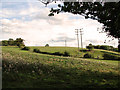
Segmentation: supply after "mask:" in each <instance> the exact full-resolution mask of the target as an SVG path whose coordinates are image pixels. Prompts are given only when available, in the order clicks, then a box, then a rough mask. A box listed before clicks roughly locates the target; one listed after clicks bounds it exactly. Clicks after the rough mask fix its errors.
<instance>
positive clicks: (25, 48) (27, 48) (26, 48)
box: [21, 47, 30, 51]
mask: <svg viewBox="0 0 120 90" xmlns="http://www.w3.org/2000/svg"><path fill="white" fill-rule="evenodd" d="M21 50H27V51H29V50H30V48H29V47H24V48H22V49H21Z"/></svg>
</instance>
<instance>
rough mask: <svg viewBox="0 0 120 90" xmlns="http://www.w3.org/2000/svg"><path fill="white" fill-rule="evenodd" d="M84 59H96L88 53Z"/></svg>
mask: <svg viewBox="0 0 120 90" xmlns="http://www.w3.org/2000/svg"><path fill="white" fill-rule="evenodd" d="M84 58H94V56H93V55H92V54H89V53H87V54H85V55H84Z"/></svg>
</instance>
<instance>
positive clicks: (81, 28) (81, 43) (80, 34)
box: [80, 28, 83, 49]
mask: <svg viewBox="0 0 120 90" xmlns="http://www.w3.org/2000/svg"><path fill="white" fill-rule="evenodd" d="M82 29H83V28H81V29H80V36H81V49H82V48H83V43H82V34H83V33H82V32H83V31H82Z"/></svg>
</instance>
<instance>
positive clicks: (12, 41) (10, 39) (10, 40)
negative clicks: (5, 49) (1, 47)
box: [8, 38, 15, 46]
mask: <svg viewBox="0 0 120 90" xmlns="http://www.w3.org/2000/svg"><path fill="white" fill-rule="evenodd" d="M14 44H15V43H14V40H13V39H12V38H9V40H8V45H10V46H13V45H14Z"/></svg>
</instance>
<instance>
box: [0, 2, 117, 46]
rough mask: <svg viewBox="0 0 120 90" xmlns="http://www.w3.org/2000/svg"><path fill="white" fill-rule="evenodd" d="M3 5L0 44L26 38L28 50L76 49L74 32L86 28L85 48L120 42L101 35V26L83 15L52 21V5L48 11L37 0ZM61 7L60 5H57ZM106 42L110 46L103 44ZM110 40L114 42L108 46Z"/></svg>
mask: <svg viewBox="0 0 120 90" xmlns="http://www.w3.org/2000/svg"><path fill="white" fill-rule="evenodd" d="M1 2H2V3H0V29H1V32H0V40H6V39H9V38H13V39H16V38H23V39H24V40H25V45H27V46H44V45H45V44H47V43H48V44H49V45H50V46H65V40H66V41H67V46H71V47H77V36H76V35H75V29H80V28H83V45H84V47H85V46H86V45H88V44H89V43H92V44H94V45H98V44H99V45H112V46H115V47H116V46H117V45H118V44H117V42H118V40H117V39H115V40H112V39H111V38H107V36H106V33H99V31H97V28H98V27H99V28H100V27H101V26H102V24H100V23H99V22H97V21H96V20H91V19H85V18H84V17H83V16H80V15H73V14H71V13H60V14H57V15H55V16H54V17H49V16H48V14H49V11H50V8H52V7H54V8H55V7H56V4H55V3H50V4H49V5H48V6H47V7H45V5H44V4H43V3H41V2H40V1H38V0H31V1H30V0H20V1H19V0H2V1H1ZM58 3H60V2H58ZM105 40H107V43H104V41H105ZM109 40H112V41H110V42H109Z"/></svg>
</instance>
